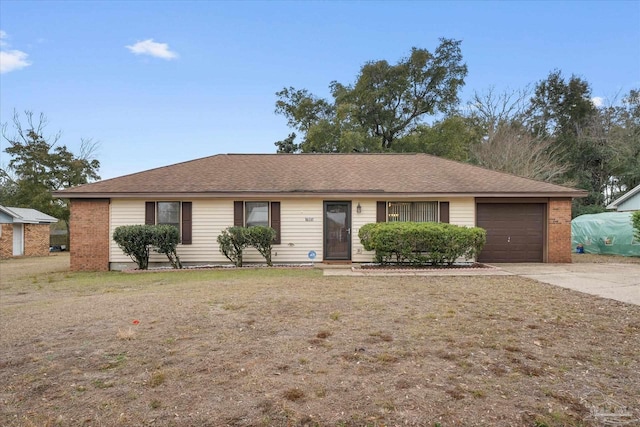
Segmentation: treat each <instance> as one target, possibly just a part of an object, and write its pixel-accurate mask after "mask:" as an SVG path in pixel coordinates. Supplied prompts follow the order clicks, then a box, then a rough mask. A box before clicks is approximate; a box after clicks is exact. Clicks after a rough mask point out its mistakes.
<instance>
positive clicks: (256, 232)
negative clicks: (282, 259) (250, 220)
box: [246, 225, 276, 266]
mask: <svg viewBox="0 0 640 427" xmlns="http://www.w3.org/2000/svg"><path fill="white" fill-rule="evenodd" d="M246 233H247V240H248V243H249V246H253V247H254V248H256V249H257V250H258V252H260V255H262V256H263V257H264V259H265V261H266V262H267V265H268V266H272V265H273V263H272V262H271V248H272V246H273V241H274V240H275V238H276V230H274V229H273V228H271V227H265V226H263V225H257V226H253V227H249V228H247V232H246Z"/></svg>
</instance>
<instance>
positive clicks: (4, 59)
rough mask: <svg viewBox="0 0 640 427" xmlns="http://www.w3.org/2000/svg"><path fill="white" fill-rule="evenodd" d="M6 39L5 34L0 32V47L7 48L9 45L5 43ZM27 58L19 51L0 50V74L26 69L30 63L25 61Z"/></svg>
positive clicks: (26, 55)
mask: <svg viewBox="0 0 640 427" xmlns="http://www.w3.org/2000/svg"><path fill="white" fill-rule="evenodd" d="M6 38H8V37H7V33H6V32H4V31H2V30H0V47H2V48H7V47H9V43H7V42H6V41H5V39H6ZM28 56H29V55H28V54H26V53H24V52H22V51H20V50H14V49H6V50H4V49H3V50H0V74H4V73H8V72H9V71H15V70H19V69H21V68H24V67H28V66H29V65H31V62H29V61H28V60H27V57H28Z"/></svg>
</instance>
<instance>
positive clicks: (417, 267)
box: [360, 262, 495, 270]
mask: <svg viewBox="0 0 640 427" xmlns="http://www.w3.org/2000/svg"><path fill="white" fill-rule="evenodd" d="M360 268H361V269H363V270H468V269H477V268H495V267H492V266H490V265H486V264H481V263H479V262H474V263H468V264H453V265H398V264H362V265H361V266H360Z"/></svg>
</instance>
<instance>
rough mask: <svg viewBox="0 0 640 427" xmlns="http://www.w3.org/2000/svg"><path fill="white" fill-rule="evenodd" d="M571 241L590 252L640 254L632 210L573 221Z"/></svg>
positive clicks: (580, 217) (585, 216)
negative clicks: (634, 230)
mask: <svg viewBox="0 0 640 427" xmlns="http://www.w3.org/2000/svg"><path fill="white" fill-rule="evenodd" d="M571 243H572V245H573V249H574V251H576V248H577V247H578V245H579V244H582V245H583V247H584V252H585V253H587V254H608V255H624V256H638V257H640V240H638V239H636V238H635V237H634V233H633V226H632V225H631V212H604V213H599V214H593V215H580V216H579V217H576V218H574V219H573V220H572V221H571Z"/></svg>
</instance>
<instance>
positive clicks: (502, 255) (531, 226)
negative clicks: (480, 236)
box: [477, 203, 545, 262]
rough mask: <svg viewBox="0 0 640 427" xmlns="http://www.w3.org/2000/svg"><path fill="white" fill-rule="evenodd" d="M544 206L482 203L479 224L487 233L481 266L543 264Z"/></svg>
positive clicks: (479, 259)
mask: <svg viewBox="0 0 640 427" xmlns="http://www.w3.org/2000/svg"><path fill="white" fill-rule="evenodd" d="M544 212H545V205H544V204H543V203H479V204H478V205H477V224H478V227H482V228H484V229H485V230H487V243H486V244H485V246H484V249H482V252H481V253H480V256H479V257H478V261H480V262H542V261H543V253H544V229H545V228H544Z"/></svg>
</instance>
